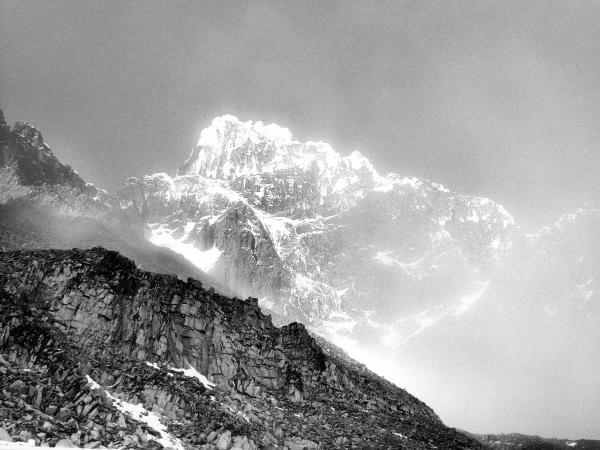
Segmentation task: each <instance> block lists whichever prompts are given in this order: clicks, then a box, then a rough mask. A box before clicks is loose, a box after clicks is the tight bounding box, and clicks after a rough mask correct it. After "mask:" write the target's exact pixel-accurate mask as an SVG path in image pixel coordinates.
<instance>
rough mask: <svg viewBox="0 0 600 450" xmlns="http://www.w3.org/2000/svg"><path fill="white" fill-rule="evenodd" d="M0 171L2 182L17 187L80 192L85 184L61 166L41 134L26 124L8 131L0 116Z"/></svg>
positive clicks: (69, 169)
mask: <svg viewBox="0 0 600 450" xmlns="http://www.w3.org/2000/svg"><path fill="white" fill-rule="evenodd" d="M0 170H1V171H2V175H1V177H0V178H2V182H3V183H7V184H8V183H14V182H15V181H17V182H18V183H19V184H21V185H31V186H41V185H49V186H55V185H64V186H69V187H73V188H76V189H84V188H85V187H86V183H85V181H83V180H82V179H81V177H80V176H79V175H78V174H77V172H75V170H73V169H72V168H71V167H70V166H69V165H66V164H62V163H61V162H60V161H59V160H58V158H56V156H54V153H52V150H51V149H50V147H49V146H48V145H47V144H46V143H45V142H44V138H43V137H42V133H41V132H40V130H38V129H37V128H36V127H35V126H33V125H31V124H30V123H27V122H16V123H15V124H14V125H13V127H12V129H9V127H8V125H7V124H6V122H5V121H4V115H3V114H1V116H0Z"/></svg>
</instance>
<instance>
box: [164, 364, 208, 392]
mask: <svg viewBox="0 0 600 450" xmlns="http://www.w3.org/2000/svg"><path fill="white" fill-rule="evenodd" d="M169 370H172V371H173V372H180V373H182V374H183V375H185V376H186V377H190V378H196V379H197V380H198V381H199V382H200V383H202V384H203V385H204V387H205V388H206V389H212V388H213V387H214V386H216V384H215V383H212V382H210V381H208V378H206V376H204V375H202V374H201V373H200V372H198V371H197V370H196V369H194V368H193V367H191V366H190V367H189V368H187V369H177V368H174V367H169Z"/></svg>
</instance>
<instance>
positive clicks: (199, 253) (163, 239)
mask: <svg viewBox="0 0 600 450" xmlns="http://www.w3.org/2000/svg"><path fill="white" fill-rule="evenodd" d="M148 225H149V226H150V229H151V235H150V237H149V238H148V240H149V241H150V242H152V243H153V244H154V245H158V246H160V247H167V248H170V249H171V250H173V251H174V252H177V253H179V254H180V255H181V256H183V257H184V258H186V259H187V260H188V261H190V262H191V263H192V264H194V265H195V266H196V267H198V268H199V269H201V270H202V271H204V272H207V273H208V272H210V271H211V270H212V268H213V267H214V265H215V263H216V262H217V260H218V259H219V257H220V256H221V254H222V253H223V252H222V251H221V250H219V249H218V248H217V247H216V246H215V247H212V248H210V249H208V250H199V249H198V248H196V246H194V244H191V243H187V242H184V240H185V238H186V236H183V237H182V238H180V239H176V238H174V237H173V235H172V233H173V231H174V230H170V229H169V228H167V227H166V226H164V225H159V224H148Z"/></svg>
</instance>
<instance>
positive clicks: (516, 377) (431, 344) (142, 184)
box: [118, 116, 600, 435]
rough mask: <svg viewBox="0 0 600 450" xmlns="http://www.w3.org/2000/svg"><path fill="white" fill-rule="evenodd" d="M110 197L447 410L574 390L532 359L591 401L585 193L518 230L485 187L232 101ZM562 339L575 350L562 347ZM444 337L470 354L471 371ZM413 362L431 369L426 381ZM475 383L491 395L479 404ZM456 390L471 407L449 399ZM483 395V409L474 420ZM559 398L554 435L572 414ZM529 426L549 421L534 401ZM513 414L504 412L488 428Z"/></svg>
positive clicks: (286, 317)
mask: <svg viewBox="0 0 600 450" xmlns="http://www.w3.org/2000/svg"><path fill="white" fill-rule="evenodd" d="M133 193H135V194H133ZM118 196H119V198H120V201H121V202H122V204H124V205H130V207H131V208H132V209H135V210H137V211H138V212H139V215H140V217H142V220H143V221H144V222H145V223H146V224H147V227H148V230H149V238H150V239H151V241H152V242H154V243H156V244H158V245H163V246H166V247H170V248H172V249H174V250H176V251H180V252H181V253H182V254H185V253H187V254H188V255H189V256H190V260H192V261H198V263H199V264H204V263H206V261H207V260H210V264H204V266H203V268H204V269H205V270H208V271H209V273H210V274H211V275H213V276H214V277H215V278H218V279H219V280H222V281H223V282H224V283H227V284H228V285H229V286H231V287H232V288H233V289H235V290H236V292H239V293H241V294H242V295H251V296H254V297H257V298H259V304H260V305H261V307H262V308H264V309H265V310H268V311H269V312H271V313H272V314H273V317H274V318H275V320H276V321H280V322H282V323H285V322H286V321H290V320H301V321H303V322H305V323H307V324H308V326H309V327H311V328H312V330H314V331H316V332H317V333H320V334H321V335H324V336H326V337H327V338H328V339H330V340H332V341H333V342H336V343H339V344H340V345H342V346H344V348H345V349H347V350H348V351H352V352H353V353H352V354H353V356H355V357H357V358H361V359H362V360H363V361H369V363H370V364H377V363H381V364H380V366H379V369H378V370H386V371H387V372H385V373H386V374H387V375H388V376H390V377H392V376H398V378H397V380H398V381H400V382H404V381H405V380H407V381H406V382H408V378H412V380H413V382H412V383H411V384H410V386H411V390H414V391H415V392H420V395H422V396H425V397H426V398H427V399H428V400H429V401H430V402H431V403H434V404H436V410H438V411H439V412H440V413H441V414H442V415H443V417H445V418H446V417H447V418H448V420H452V421H454V422H455V423H464V424H465V425H464V426H471V427H473V428H480V429H481V428H483V427H486V426H489V425H488V424H489V423H494V422H495V421H496V416H498V415H499V414H503V415H505V411H508V410H511V409H514V408H515V405H516V404H519V405H520V406H519V408H517V409H520V410H524V409H526V408H527V402H528V401H529V397H528V396H527V395H521V394H520V392H528V393H530V394H531V398H534V399H535V401H536V402H539V401H540V400H539V399H548V400H547V401H548V403H547V405H546V407H544V408H543V409H544V410H547V411H550V410H553V409H554V408H553V407H552V405H553V404H561V403H562V402H569V401H571V402H572V401H573V399H572V394H573V390H567V389H565V390H561V391H560V392H558V391H557V392H554V393H553V394H552V395H551V396H550V395H547V394H546V393H545V392H544V389H545V388H544V387H541V386H540V385H539V383H537V374H538V373H540V372H541V373H545V374H553V375H552V376H555V377H556V379H555V383H556V384H557V385H559V384H564V383H565V381H564V380H565V379H566V378H561V376H562V375H559V374H563V375H564V374H568V375H564V376H566V377H567V378H568V379H569V380H570V381H569V384H570V385H571V386H577V387H578V389H579V391H578V392H579V393H578V395H581V402H582V403H585V404H586V405H588V406H589V408H590V409H589V411H592V410H593V411H594V413H591V414H592V415H599V414H600V410H599V409H598V405H600V397H598V396H597V395H596V396H593V398H590V397H589V395H588V394H587V393H589V392H591V391H597V390H596V389H594V388H593V387H592V386H591V381H590V378H589V377H588V376H587V375H586V374H587V373H598V368H599V367H600V358H598V354H597V351H596V350H595V349H594V348H593V345H590V344H589V343H590V342H595V341H596V338H595V337H596V336H598V332H597V331H596V330H598V329H599V327H598V320H599V313H598V308H600V301H599V298H600V297H598V292H600V288H599V287H598V280H600V270H599V267H600V265H599V262H600V248H599V247H598V242H600V234H599V233H600V213H599V210H598V208H597V207H594V206H593V205H589V206H587V207H585V208H583V209H582V210H581V211H579V212H577V213H576V214H567V215H565V216H564V217H563V218H562V219H561V220H560V221H559V222H558V223H557V224H556V225H554V226H551V227H546V228H544V229H542V230H540V232H539V233H536V234H527V233H525V232H523V231H522V230H521V229H519V227H518V226H517V224H516V223H515V222H514V220H513V218H512V217H511V215H510V214H509V213H508V212H507V211H505V210H504V208H502V206H500V205H498V204H497V203H495V202H493V201H491V200H488V199H485V198H480V197H474V196H469V195H462V194H459V193H456V192H451V191H449V190H448V189H446V188H444V187H443V186H441V185H439V184H436V183H432V182H429V181H427V180H422V179H417V178H411V177H407V176H402V175H397V174H390V175H387V176H382V175H380V174H379V173H378V172H377V171H376V170H375V168H374V167H373V166H372V165H371V164H370V163H369V161H368V160H367V159H366V158H364V157H363V156H362V155H360V154H359V153H356V152H355V153H352V154H350V155H349V156H341V155H340V154H338V153H337V152H335V151H334V150H333V149H331V147H329V146H328V145H327V144H324V143H322V142H306V143H301V142H297V141H294V140H293V139H292V137H291V134H290V132H289V130H287V129H284V128H281V127H277V126H276V125H264V124H262V123H260V122H255V123H253V122H241V121H239V120H237V119H236V118H234V117H232V116H223V117H220V118H217V119H215V120H214V121H213V122H212V124H211V125H210V126H209V127H207V128H206V129H205V130H204V131H203V132H202V136H201V138H200V141H199V142H198V144H197V146H195V147H194V149H193V150H192V152H191V155H190V157H189V159H188V161H186V162H185V164H184V165H183V166H182V167H181V168H180V169H179V171H178V173H177V175H176V176H175V177H169V176H168V175H166V174H157V175H152V176H148V177H143V178H139V179H129V180H128V181H127V182H126V183H125V186H124V187H123V189H122V190H121V192H119V193H118ZM193 251H197V252H199V253H197V254H196V255H194V254H193ZM195 256H197V257H198V258H197V259H196V258H195ZM532 330H536V332H533V331H532ZM574 330H578V331H577V332H575V331H574ZM584 336H585V337H584ZM524 342H527V345H525V344H524ZM569 346H573V347H577V349H578V350H577V354H581V353H582V352H584V353H585V354H586V357H585V358H580V359H579V360H572V358H571V357H570V356H569V354H570V352H568V351H567V348H568V347H569ZM549 349H551V350H549ZM457 351H458V352H459V353H461V352H464V354H465V355H469V356H470V358H471V359H470V360H469V362H468V365H469V367H472V371H471V372H470V375H473V376H474V378H473V379H472V380H471V379H469V380H470V381H469V382H466V381H465V380H466V378H465V364H467V363H462V364H461V363H459V362H458V359H457V357H456V354H457ZM465 358H466V356H465ZM566 360H569V361H571V362H570V364H567V363H566V362H565V361H566ZM382 361H385V363H382ZM490 361H494V362H495V364H491V363H489V362H490ZM534 361H535V363H534ZM473 364H475V366H473ZM407 366H410V367H411V369H406V371H405V370H404V369H405V368H406V367H407ZM373 367H375V366H373ZM395 367H396V368H395ZM509 367H510V368H509ZM565 367H566V368H565ZM401 369H402V370H401ZM401 371H402V373H403V375H402V376H400V375H398V374H399V373H400V372H401ZM421 372H426V373H428V374H430V376H431V378H430V379H429V380H428V386H427V387H426V388H424V387H423V382H422V380H421V378H422V376H421ZM431 374H433V375H431ZM548 376H550V375H548ZM507 380H510V385H511V386H514V387H515V388H514V389H511V390H509V392H507V390H506V385H507ZM474 385H477V386H478V387H477V388H476V387H474ZM517 386H518V388H517ZM532 386H534V388H532ZM490 387H491V388H492V389H493V391H494V392H495V394H492V395H493V396H494V397H495V398H498V399H499V400H497V401H495V402H484V403H485V404H484V405H482V400H481V399H482V398H483V397H484V396H487V395H488V392H489V389H490ZM536 390H539V391H536ZM533 391H536V392H535V394H534V392H533ZM599 395H600V394H599ZM559 396H560V399H559V398H558V397H559ZM578 398H579V397H578ZM467 399H468V401H469V402H470V403H469V407H463V408H456V405H457V404H463V402H464V401H465V400H467ZM490 404H493V405H498V406H497V409H496V410H493V409H492V408H490V409H489V413H488V415H487V416H485V418H484V416H483V414H482V412H481V408H482V406H483V407H484V408H487V407H488V405H490ZM465 411H466V412H465ZM469 411H473V414H472V416H471V417H470V418H469V419H465V416H466V415H469ZM475 411H477V412H475ZM563 414H564V417H563V419H564V420H563V421H562V422H563V423H564V424H565V428H564V430H562V433H564V434H568V433H569V432H570V430H572V429H574V427H576V426H577V423H576V422H577V421H576V420H574V419H572V417H570V416H571V414H570V413H566V412H565V413H563ZM542 415H543V414H542ZM465 420H467V422H466V423H465ZM568 421H572V422H570V425H566V424H567V422H568ZM546 422H547V421H546ZM537 425H538V426H539V427H540V428H541V429H542V430H544V427H545V426H546V425H545V421H544V420H543V419H542V418H541V416H540V419H539V421H538V424H537ZM519 426H520V423H519V422H518V419H517V418H516V416H515V418H514V422H511V423H510V424H508V425H502V428H503V429H511V428H513V429H518V427H519ZM540 432H541V431H540ZM546 432H548V433H550V432H554V430H547V431H546ZM590 432H594V430H593V429H590V428H589V427H588V428H585V429H584V430H582V431H581V433H582V434H584V435H585V434H588V433H590Z"/></svg>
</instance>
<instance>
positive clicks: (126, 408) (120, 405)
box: [86, 375, 184, 450]
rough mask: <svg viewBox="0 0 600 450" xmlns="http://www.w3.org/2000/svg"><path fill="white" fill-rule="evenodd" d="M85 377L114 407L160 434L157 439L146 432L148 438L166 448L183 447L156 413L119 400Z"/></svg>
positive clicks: (181, 448) (141, 406) (88, 377)
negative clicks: (101, 391) (102, 392)
mask: <svg viewBox="0 0 600 450" xmlns="http://www.w3.org/2000/svg"><path fill="white" fill-rule="evenodd" d="M86 378H87V380H88V383H89V384H90V387H91V388H92V389H94V390H97V389H101V390H103V391H104V393H105V394H106V396H107V397H108V398H109V399H110V400H111V401H112V403H113V405H114V406H115V408H117V409H118V410H119V411H121V412H122V413H125V414H127V415H128V416H130V417H131V418H132V419H133V420H136V421H138V422H143V423H145V424H146V425H148V426H149V427H150V428H152V429H153V430H155V431H156V432H158V433H159V434H160V438H158V439H157V438H156V437H154V436H153V435H151V434H148V437H149V439H154V440H156V441H158V442H160V444H162V445H163V446H164V447H167V448H172V449H176V450H183V449H184V447H183V443H182V442H181V441H180V440H179V439H177V438H176V437H174V436H173V435H171V434H170V433H169V432H168V431H167V427H166V425H164V424H163V423H162V422H161V421H160V418H159V416H158V415H157V414H156V413H154V412H150V411H148V410H147V409H146V408H144V406H143V405H142V404H140V403H138V404H137V405H134V404H133V403H129V402H126V401H125V400H121V399H119V398H117V397H115V396H114V395H112V394H111V393H110V392H108V391H107V390H106V389H102V387H101V386H100V385H99V384H98V383H97V382H95V381H94V380H93V379H92V378H90V376H89V375H86Z"/></svg>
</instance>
